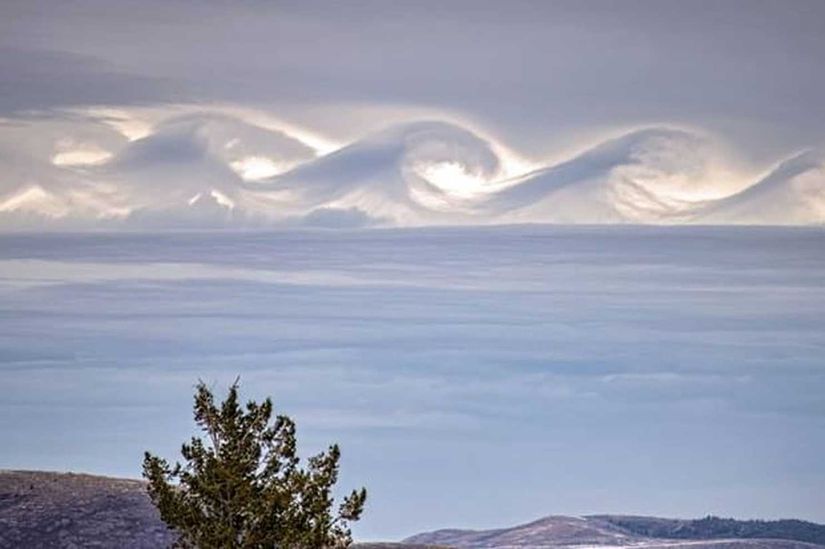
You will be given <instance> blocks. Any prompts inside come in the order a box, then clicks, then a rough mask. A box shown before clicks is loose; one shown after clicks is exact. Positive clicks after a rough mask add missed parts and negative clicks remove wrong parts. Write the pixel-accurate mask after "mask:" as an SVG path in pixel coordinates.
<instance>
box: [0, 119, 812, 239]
mask: <svg viewBox="0 0 825 549" xmlns="http://www.w3.org/2000/svg"><path fill="white" fill-rule="evenodd" d="M86 122H87V126H89V125H91V127H92V128H93V129H94V131H89V130H88V129H87V130H85V131H83V132H80V133H78V134H77V136H72V135H65V134H64V135H62V137H60V138H59V139H58V138H57V137H55V138H54V139H52V140H51V141H48V140H46V142H44V143H45V144H42V143H41V145H42V146H39V147H32V146H31V144H29V145H28V146H27V147H28V148H27V147H23V148H21V147H19V146H17V147H15V145H14V142H13V140H9V139H5V140H4V139H0V165H2V166H1V167H2V168H3V176H2V178H0V193H2V194H0V227H2V228H5V229H17V228H25V229H49V228H55V227H60V228H62V227H72V228H85V227H111V228H117V227H128V228H157V227H160V228H162V227H180V226H184V227H224V226H236V227H262V226H273V225H310V226H322V227H356V226H368V225H382V226H388V225H389V226H409V225H429V224H491V223H519V222H531V223H747V224H820V223H823V222H825V161H823V156H822V155H821V154H818V153H816V152H813V151H809V152H807V153H803V154H800V155H797V156H794V157H792V158H790V159H788V160H786V161H784V162H782V163H780V164H779V165H778V166H777V167H776V168H775V169H774V170H772V171H771V172H770V173H769V174H768V175H767V176H765V177H763V178H761V179H759V180H758V181H757V182H756V183H754V184H753V185H751V186H748V187H747V188H745V189H744V190H740V189H739V188H738V187H741V185H738V186H737V185H732V184H731V180H730V177H731V176H730V175H729V174H730V172H729V171H727V172H726V171H724V170H720V169H719V165H720V159H719V156H720V153H719V152H718V150H717V148H715V144H714V143H713V141H712V140H711V139H710V138H708V137H707V136H704V135H702V134H700V133H697V132H694V131H687V130H685V129H680V128H673V127H649V128H644V129H639V130H634V131H630V132H628V133H626V134H624V135H621V136H619V137H614V138H610V139H604V140H602V141H601V142H599V143H597V144H595V145H594V146H592V147H590V148H588V149H586V150H584V151H583V152H580V153H578V154H575V155H573V156H572V157H571V158H569V159H567V160H564V161H562V162H558V163H554V164H550V165H546V166H543V167H540V168H538V169H534V170H532V171H529V172H527V173H524V174H521V175H517V176H515V177H511V176H507V175H506V174H507V171H506V170H504V169H503V168H502V163H503V162H502V159H501V158H499V155H498V154H497V152H496V151H498V150H502V149H503V148H504V147H502V145H501V144H499V143H496V142H493V141H491V140H490V139H489V138H485V137H482V136H480V135H478V134H477V133H475V132H473V131H472V130H470V129H468V128H465V127H462V126H461V125H458V124H455V123H447V122H443V121H437V120H436V121H420V122H412V123H405V124H399V125H395V126H392V127H389V128H387V129H385V130H383V131H379V132H377V133H373V134H370V135H367V136H364V137H362V138H360V139H357V140H356V141H354V142H352V143H350V144H348V145H345V146H343V147H341V148H338V149H337V150H334V151H332V152H327V153H325V154H321V153H319V151H317V150H315V149H314V148H313V147H311V146H309V145H307V144H306V143H305V142H303V141H302V140H301V139H299V138H298V137H296V136H293V135H290V134H289V133H287V132H285V131H279V130H274V129H272V128H270V127H263V126H260V125H257V124H255V123H253V122H250V121H249V120H245V119H243V118H240V117H238V116H233V115H230V114H226V113H219V114H216V113H209V112H207V113H204V112H199V113H190V114H184V115H178V116H175V117H172V118H169V119H167V120H161V121H160V122H159V123H157V124H155V125H154V127H153V128H152V129H151V130H150V131H149V132H148V134H147V135H145V136H143V137H140V138H138V139H132V140H129V139H127V138H126V137H124V136H122V135H121V136H119V138H111V135H110V134H111V133H112V130H111V127H108V126H106V128H103V129H102V126H101V124H100V123H99V121H95V120H90V121H89V120H87V121H86ZM65 129H66V128H63V130H64V131H65ZM107 132H108V133H107ZM58 133H59V132H58ZM33 135H41V134H38V133H37V132H34V133H33ZM49 135H51V134H49ZM80 137H82V139H81V138H80ZM43 139H44V138H41V140H43ZM21 151H22V152H21ZM721 164H724V159H722V160H721ZM708 189H717V190H718V189H734V191H735V192H731V193H728V196H722V197H718V198H711V199H708V198H707V196H708V192H707V191H708Z"/></svg>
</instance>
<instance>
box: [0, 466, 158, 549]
mask: <svg viewBox="0 0 825 549" xmlns="http://www.w3.org/2000/svg"><path fill="white" fill-rule="evenodd" d="M172 539H173V536H172V533H171V532H170V531H169V530H167V528H166V527H165V526H164V525H163V523H162V522H161V521H160V517H159V516H158V514H157V512H156V510H155V508H154V507H153V506H152V503H151V502H150V501H149V498H148V497H147V495H146V492H145V490H144V485H143V483H142V482H140V481H136V480H122V479H112V478H106V477H97V476H91V475H76V474H71V473H69V474H59V473H44V472H29V471H0V548H3V549H7V548H8V549H11V548H21V547H26V548H40V547H43V548H45V547H49V548H51V547H92V546H93V547H112V548H114V547H130V548H135V549H142V548H146V549H149V548H156V547H165V546H168V545H169V544H170V543H171V541H172Z"/></svg>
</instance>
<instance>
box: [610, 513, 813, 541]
mask: <svg viewBox="0 0 825 549" xmlns="http://www.w3.org/2000/svg"><path fill="white" fill-rule="evenodd" d="M597 518H603V519H605V520H607V521H608V522H611V523H613V524H615V525H616V526H620V527H622V528H624V529H626V530H628V531H630V532H632V533H634V534H639V535H643V536H649V537H653V538H667V539H726V538H747V539H784V540H793V541H804V542H808V543H817V544H820V545H823V544H825V525H821V524H815V523H813V522H806V521H803V520H792V519H785V520H736V519H732V518H720V517H714V516H707V517H705V518H701V519H694V520H684V519H662V518H655V517H633V516H609V515H606V516H597Z"/></svg>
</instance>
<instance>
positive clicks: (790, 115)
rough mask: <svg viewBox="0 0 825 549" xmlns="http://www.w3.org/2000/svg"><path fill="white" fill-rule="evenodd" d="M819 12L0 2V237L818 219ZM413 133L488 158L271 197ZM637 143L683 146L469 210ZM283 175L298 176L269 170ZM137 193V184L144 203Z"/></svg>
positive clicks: (418, 166) (632, 6)
mask: <svg viewBox="0 0 825 549" xmlns="http://www.w3.org/2000/svg"><path fill="white" fill-rule="evenodd" d="M823 21H825V7H823V5H822V3H821V2H818V1H815V0H814V1H805V0H799V1H796V2H793V3H792V4H788V3H787V2H779V1H774V2H764V1H756V2H740V1H729V2H724V3H719V2H710V1H708V2H705V1H698V2H691V3H689V4H685V3H683V2H673V1H670V2H668V1H666V2H653V1H628V2H621V3H617V2H600V1H594V2H588V3H586V4H582V3H580V2H564V1H558V2H526V1H515V2H485V1H477V2H462V1H456V2H449V3H443V2H402V3H389V2H377V1H376V2H360V1H353V2H347V3H329V2H320V3H319V2H311V1H310V2H259V1H252V0H250V1H244V2H232V3H230V2H189V1H177V0H175V1H172V2H168V1H165V2H159V1H155V0H147V1H141V2H130V1H124V2H117V3H114V4H113V3H111V2H102V1H95V0H72V1H68V2H40V1H34V2H29V1H26V2H18V1H16V0H10V1H8V2H4V3H3V5H2V7H0V51H2V55H0V89H1V90H2V91H3V93H2V94H0V117H2V118H0V120H2V126H0V165H2V166H3V168H4V172H5V175H4V177H3V179H0V228H2V229H3V230H14V229H26V230H31V229H36V228H42V227H51V226H55V225H56V226H58V228H60V229H65V228H67V227H70V228H89V227H90V226H92V227H93V228H94V227H97V228H100V226H103V227H106V228H113V227H114V228H119V227H122V226H128V227H131V228H134V227H140V228H145V227H146V225H152V226H153V227H156V226H164V227H165V226H168V225H176V224H182V225H191V224H192V223H193V222H192V220H191V218H193V217H196V218H197V224H199V225H208V226H211V227H215V226H223V225H226V224H229V225H233V226H237V225H240V226H247V227H248V226H260V225H272V224H291V223H296V222H297V223H302V222H304V221H306V222H308V223H313V222H314V221H315V220H316V218H317V217H319V216H320V217H323V218H325V219H326V218H327V217H330V216H327V215H326V213H327V210H334V214H333V216H332V217H336V219H337V218H341V217H343V218H345V219H346V220H348V221H349V222H352V220H353V219H362V220H368V221H369V223H370V224H379V225H393V226H399V225H400V226H405V225H434V224H484V223H488V222H494V223H511V222H522V221H529V222H565V223H567V222H574V223H575V222H582V223H615V222H630V223H665V224H671V223H680V222H684V221H689V222H697V223H705V224H706V223H728V222H733V223H745V224H822V223H823V222H825V196H823V195H825V191H823V187H825V185H823V180H825V169H823V161H822V146H823V143H825V133H823V132H824V131H825V130H823V128H825V109H823V108H822V97H823V96H825V75H823V72H822V71H821V70H820V69H821V66H822V63H823V57H824V56H825V54H824V53H823V52H825V38H823V36H825V33H823V32H822V26H823ZM217 115H220V116H221V117H223V118H222V119H221V120H222V121H220V122H215V121H214V117H215V116H217ZM181 116H183V117H187V116H188V117H189V121H188V123H189V124H190V127H189V129H188V130H186V131H184V130H182V129H181V124H182V122H181V120H180V118H181ZM193 116H194V117H196V118H198V119H199V120H200V124H201V125H200V126H198V127H197V128H195V127H193V126H192V124H193V121H192V117H193ZM209 117H213V122H212V124H211V125H209V124H206V123H205V122H204V119H207V118H209ZM422 121H436V122H442V123H450V124H454V125H456V126H457V127H458V128H459V129H458V131H468V132H470V133H472V134H473V136H474V137H476V138H478V141H479V143H480V144H481V146H482V147H489V148H491V149H492V150H493V152H494V154H495V159H496V162H497V164H496V166H494V167H493V168H492V169H482V168H479V166H478V165H477V164H476V163H474V162H473V160H474V159H475V157H477V156H478V152H477V150H476V149H472V150H471V152H470V153H469V156H470V157H473V158H471V159H468V154H462V151H461V150H459V151H458V153H456V154H457V156H455V157H453V156H451V154H452V153H455V151H456V150H457V149H461V146H460V145H456V144H455V140H456V137H455V135H451V136H449V137H444V136H443V135H441V136H436V137H435V138H434V139H435V141H436V143H435V145H433V144H429V145H428V146H429V148H430V149H433V148H438V147H441V149H442V151H441V154H440V155H437V158H432V157H431V156H432V155H430V156H428V157H427V158H425V159H424V160H421V159H420V155H419V154H411V155H410V154H407V155H401V156H400V157H398V156H392V155H391V154H390V153H389V152H386V151H385V152H383V153H381V154H382V155H384V156H380V155H379V154H378V153H376V154H373V155H372V157H370V158H369V159H365V158H364V157H363V155H362V157H360V158H359V159H357V160H356V161H355V162H357V163H358V165H359V166H361V167H363V168H365V169H366V168H371V169H372V171H371V172H370V173H369V174H368V175H365V174H363V173H360V174H358V182H359V183H361V184H365V181H367V180H369V179H370V177H372V178H373V179H380V180H381V181H384V180H386V179H388V178H392V177H395V178H399V179H401V180H403V186H404V192H403V193H401V194H403V195H404V196H403V197H402V198H403V200H402V199H401V198H399V195H395V196H387V195H386V193H384V194H381V193H376V192H375V190H374V189H372V188H370V186H369V185H366V187H365V188H362V187H358V188H354V189H350V191H351V192H349V194H346V193H344V191H343V190H340V191H339V192H338V194H337V195H336V196H333V197H330V196H326V195H312V196H311V199H307V197H299V198H295V197H294V195H295V194H300V193H299V192H298V191H296V189H295V187H296V185H298V186H299V185H300V184H302V183H303V181H304V180H305V179H306V173H305V172H306V171H307V170H310V171H311V170H314V171H315V172H320V173H321V175H323V177H325V178H326V179H327V180H330V181H331V180H333V179H334V178H335V175H336V174H337V172H338V171H339V170H340V166H337V165H336V166H332V167H330V166H329V164H330V162H329V161H328V160H329V159H328V158H325V157H326V155H328V154H329V153H330V152H333V151H336V150H338V149H341V148H345V146H346V145H353V144H354V145H355V148H356V149H357V151H361V152H363V150H362V149H363V148H364V147H369V146H372V144H374V139H375V134H376V132H378V133H380V132H382V131H386V130H387V129H388V128H390V129H391V130H392V128H395V134H394V135H395V136H396V137H395V139H396V141H393V142H392V143H393V144H394V146H396V147H400V146H402V145H404V139H406V137H405V136H406V135H408V134H406V133H404V132H403V131H401V129H399V128H398V125H402V126H403V125H404V124H410V123H414V122H422ZM221 124H222V125H221ZM176 125H177V126H176ZM175 126H176V127H177V130H176V131H177V133H176V134H175V136H176V137H175V140H174V141H173V142H170V139H171V138H170V136H169V132H170V131H171V130H172V129H175ZM215 126H220V127H219V128H217V129H216V128H215ZM170 128H171V129H170ZM641 128H654V129H656V130H657V131H659V132H667V131H672V130H673V129H678V130H680V131H684V132H687V133H689V134H690V135H691V139H693V140H695V141H697V142H699V143H700V144H699V145H697V144H696V143H688V144H686V143H684V142H681V141H679V140H676V141H677V142H675V143H674V142H671V141H673V140H670V141H669V138H668V137H665V138H661V133H660V134H658V135H660V138H659V139H658V140H656V139H653V142H651V138H650V137H649V136H648V137H646V138H644V139H641V138H638V136H637V141H634V142H633V143H632V144H630V145H628V147H629V148H628V149H627V153H626V154H625V155H624V156H619V157H616V158H612V160H611V162H608V163H605V162H603V161H600V162H602V163H601V164H599V165H598V166H594V163H593V162H590V161H589V160H588V158H584V162H585V164H586V165H587V166H586V167H587V169H586V170H584V171H581V170H580V173H581V175H580V176H579V178H578V179H579V180H586V181H587V182H590V183H592V184H593V185H595V183H594V182H595V181H598V182H600V183H601V186H600V187H599V188H597V189H595V190H593V189H591V190H589V191H588V190H586V189H581V187H583V186H585V185H583V184H581V181H579V184H578V185H573V186H574V187H576V189H573V190H571V191H570V192H567V193H564V196H561V197H559V196H557V194H558V193H555V194H553V193H549V194H548V197H549V198H548V200H549V202H550V203H551V206H549V207H539V208H537V209H536V208H532V209H531V208H528V207H525V205H524V204H519V205H517V206H513V207H511V208H505V209H496V208H491V206H490V204H493V203H495V204H499V205H500V203H501V202H500V201H497V200H495V199H491V198H490V196H491V195H492V194H495V192H496V191H498V190H500V189H501V188H502V187H506V186H510V185H518V184H524V183H525V176H526V175H527V174H530V173H534V175H535V171H536V170H538V171H541V170H542V169H545V170H550V171H552V169H553V168H554V167H558V165H559V164H563V163H564V162H567V161H571V160H572V161H575V160H576V159H579V160H582V159H581V156H582V155H583V154H584V155H586V153H587V152H588V151H591V150H592V149H593V148H598V147H599V146H603V145H604V144H605V143H606V142H609V140H611V139H613V138H617V137H621V136H627V135H628V134H631V135H632V134H633V132H635V131H638V130H639V129H641ZM402 129H403V128H402ZM385 137H386V136H385ZM140 138H148V141H149V143H148V144H147V143H140ZM398 140H401V141H400V142H399V141H398ZM662 141H667V142H666V143H663V142H662ZM445 143H446V144H445ZM142 145H151V146H152V147H154V149H153V150H154V151H155V152H156V153H157V154H154V155H147V154H144V155H143V156H142V157H141V159H140V162H133V163H132V164H130V166H131V167H132V168H133V169H132V170H131V171H129V170H127V169H126V168H125V167H124V165H123V162H120V161H119V160H120V157H121V156H124V155H125V156H134V151H133V149H135V148H140V147H141V146H142ZM302 147H303V148H304V149H305V150H304V151H303V153H302V152H300V151H296V149H301V148H302ZM358 147H361V148H358ZM143 148H144V149H146V148H147V147H146V146H144V147H143ZM187 151H188V153H187ZM193 151H195V152H196V153H197V154H194V153H193ZM806 151H808V152H809V153H810V151H813V152H814V154H815V155H816V156H815V162H812V163H810V166H809V167H808V169H807V171H806V172H805V173H802V174H801V175H800V174H795V175H794V176H793V178H792V179H793V180H792V181H790V182H788V183H787V184H786V185H785V187H787V188H783V189H780V190H774V191H775V194H778V195H779V196H778V197H777V196H774V195H772V196H771V197H770V198H768V199H763V200H761V201H758V200H757V201H756V203H755V204H749V205H745V206H742V205H741V200H738V198H741V197H736V196H734V195H735V194H736V193H737V192H740V191H743V190H745V189H747V188H748V187H750V186H754V185H756V184H758V183H760V182H763V181H764V179H765V178H766V177H769V176H770V174H771V173H772V170H774V169H776V168H777V167H778V166H780V165H781V163H782V162H783V161H787V160H789V159H793V158H794V157H795V156H796V155H799V154H802V153H805V152H806ZM344 152H348V151H344ZM349 152H351V151H349ZM408 152H409V151H408ZM410 157H413V160H415V161H416V162H415V166H414V168H415V170H413V171H415V174H414V175H410V171H411V169H410V167H409V164H410V163H411V161H409V158H410ZM663 158H664V160H663ZM673 158H679V159H683V160H681V161H680V163H679V164H678V165H674V162H673ZM322 160H327V162H326V163H324V162H321V161H322ZM316 161H317V162H316ZM210 162H213V164H210ZM384 162H385V163H387V165H391V166H392V170H391V171H392V173H391V174H388V173H387V172H386V170H385V171H381V168H382V167H384V168H386V166H384V164H382V163H384ZM318 163H320V164H322V165H321V166H320V167H319V166H315V164H318ZM173 164H174V165H173ZM628 166H630V167H631V168H633V169H636V168H638V170H637V171H641V172H642V173H641V174H640V173H636V172H634V173H631V174H629V175H628V174H627V173H625V172H626V171H627V170H626V168H627V167H628ZM138 167H139V168H140V169H142V170H143V171H142V173H140V174H138V175H136V174H135V173H134V172H135V170H137V168H138ZM295 167H301V168H303V171H299V172H298V173H296V174H293V175H294V177H291V178H290V177H282V176H281V174H283V173H284V172H289V171H290V170H291V169H293V168H295ZM599 167H601V168H599ZM221 170H223V171H224V172H225V173H220V171H221ZM205 171H206V172H208V173H209V174H210V178H211V180H210V181H205V180H206V179H207V178H205V177H203V173H204V172H205ZM422 174H423V175H422ZM539 175H541V174H539ZM551 175H552V174H551ZM419 176H420V177H419ZM797 176H798V177H797ZM319 177H320V176H319ZM135 178H137V179H138V180H139V181H140V183H139V184H135V183H134V181H133V179H135ZM267 178H270V179H267ZM794 178H795V179H794ZM148 179H151V180H152V181H156V182H158V186H157V187H153V188H151V189H143V188H142V186H143V184H144V182H145V181H146V180H148ZM527 179H529V178H527ZM193 180H196V181H197V182H198V184H197V185H187V184H186V183H185V181H193ZM799 180H801V182H800V181H799ZM182 181H183V182H184V183H182ZM250 181H253V182H261V181H265V182H266V183H267V185H263V186H257V187H256V186H255V185H250V184H249V182H250ZM565 181H567V180H565ZM367 182H368V181H367ZM245 183H246V184H245ZM527 183H529V181H528V182H527ZM568 183H569V182H568ZM330 184H334V182H333V183H330ZM566 184H567V183H566ZM553 185H555V186H559V185H560V183H553ZM567 186H568V187H569V186H570V185H569V184H567ZM136 187H137V188H138V189H137V190H136ZM181 188H183V189H185V193H184V191H181V192H180V193H176V192H175V191H176V190H180V189H181ZM422 189H423V190H422ZM456 189H458V190H459V191H460V192H454V191H456ZM800 189H801V190H800ZM572 194H575V195H576V196H574V197H571V196H569V195H572ZM199 195H200V197H201V199H200V200H199V199H197V198H195V197H198V196H199ZM550 195H552V196H550ZM216 196H219V197H216ZM614 197H618V199H615V198H614ZM723 198H731V200H728V201H727V202H724V203H722V204H721V205H716V204H710V203H707V201H711V202H712V201H713V200H717V199H723ZM746 198H747V197H746ZM193 199H194V201H195V203H196V205H200V206H201V207H200V210H201V211H200V212H199V213H197V214H193V213H192V211H193V209H198V208H191V207H189V206H191V204H189V201H190V200H193ZM293 199H294V200H293ZM488 199H489V200H488ZM405 200H406V201H407V202H411V204H410V203H405V202H404V201H405ZM617 200H618V202H619V203H618V204H616V203H615V202H616V201H617ZM570 201H572V202H573V204H568V202H570ZM777 201H778V202H783V203H784V202H787V204H786V205H784V207H783V211H782V212H781V213H779V214H768V215H763V214H762V213H761V210H763V209H765V205H766V204H771V203H775V202H777ZM604 202H608V205H607V206H605V205H604V204H603V203H604ZM204 203H208V204H204ZM594 203H595V205H594ZM210 208H211V210H210ZM768 209H769V208H768ZM206 210H209V211H206ZM229 210H232V211H231V212H230V211H229ZM316 210H321V213H320V214H319V213H315V214H314V215H313V212H316ZM565 210H570V211H572V212H573V213H572V214H567V213H560V212H562V211H565ZM341 211H343V212H344V213H341ZM468 212H469V213H468ZM307 219H308V221H307Z"/></svg>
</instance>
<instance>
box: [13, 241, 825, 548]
mask: <svg viewBox="0 0 825 549" xmlns="http://www.w3.org/2000/svg"><path fill="white" fill-rule="evenodd" d="M823 238H825V235H823V233H822V231H821V230H820V229H813V228H806V229H801V228H738V227H677V228H663V227H580V228H574V227H553V226H545V227H527V226H524V227H508V228H501V227H487V228H468V227H457V228H419V229H409V228H407V229H377V230H369V231H351V230H350V231H335V232H319V231H294V230H288V231H267V232H257V233H247V232H242V233H239V232H210V233H193V232H188V233H169V234H164V233H154V234H145V233H140V234H134V233H129V234H123V233H107V234H86V235H84V234H77V233H74V234H67V235H61V234H37V235H35V234H26V235H4V236H2V237H0V272H2V279H0V311H2V314H0V334H2V335H0V369H1V370H0V371H1V372H2V377H0V384H2V391H0V440H3V441H4V444H3V445H2V446H0V467H6V468H23V469H52V470H73V471H85V472H92V473H98V474H108V475H116V476H127V477H138V476H139V475H140V460H141V456H142V455H143V451H145V450H147V449H148V450H151V451H153V452H155V453H157V454H160V455H162V456H164V457H168V458H170V459H171V458H175V457H177V456H178V452H179V448H180V447H179V444H180V443H181V442H182V441H184V440H186V439H187V438H188V436H189V435H190V434H191V433H192V431H193V423H192V417H191V398H192V394H193V386H194V384H195V383H196V382H197V380H198V379H203V380H205V381H206V382H207V383H209V384H210V385H211V386H212V387H214V389H215V391H217V392H221V391H224V390H225V389H226V387H227V386H228V384H229V383H231V382H232V381H233V380H234V379H235V377H236V376H238V375H240V377H241V390H242V396H243V397H244V398H255V399H261V398H264V397H266V396H272V397H273V399H274V401H275V405H276V408H277V410H278V411H279V412H282V413H287V414H289V415H291V416H292V417H294V419H295V420H296V422H297V424H298V440H299V443H300V451H301V453H302V455H304V456H307V455H309V454H310V453H313V452H315V451H317V450H320V449H322V448H324V447H325V446H326V445H327V444H329V443H331V442H338V443H340V445H341V449H342V455H343V458H342V465H341V467H342V469H341V472H342V476H341V479H340V482H339V484H340V487H341V489H342V490H344V491H346V490H349V489H351V488H354V487H357V486H361V485H364V486H366V487H367V489H368V490H369V493H370V496H369V497H370V500H369V503H368V507H367V511H366V513H365V515H364V518H363V521H362V522H361V523H359V524H358V526H357V529H356V535H357V537H358V538H360V539H384V540H399V539H401V538H403V537H406V536H409V535H412V534H414V533H417V532H421V531H426V530H432V529H437V528H450V527H466V528H493V527H499V526H512V525H514V524H517V523H520V522H526V521H529V520H532V519H535V518H539V517H541V516H544V515H548V514H567V515H581V514H591V513H592V514H598V513H619V514H633V513H636V514H644V515H658V516H676V517H702V516H705V515H707V514H716V515H721V516H735V517H739V518H787V517H796V518H803V519H809V520H815V521H819V522H825V514H823V510H825V500H823V497H825V484H823V482H825V474H823V473H825V471H823V461H822V455H823V453H825V446H824V445H825V400H823V395H825V376H824V375H823V369H822V356H823V350H825V332H823V330H822V324H823V321H825V285H823V281H822V271H823V269H825V252H824V250H825V245H823Z"/></svg>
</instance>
